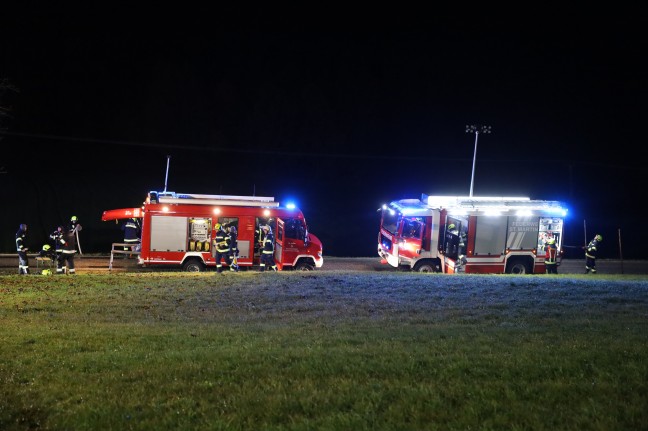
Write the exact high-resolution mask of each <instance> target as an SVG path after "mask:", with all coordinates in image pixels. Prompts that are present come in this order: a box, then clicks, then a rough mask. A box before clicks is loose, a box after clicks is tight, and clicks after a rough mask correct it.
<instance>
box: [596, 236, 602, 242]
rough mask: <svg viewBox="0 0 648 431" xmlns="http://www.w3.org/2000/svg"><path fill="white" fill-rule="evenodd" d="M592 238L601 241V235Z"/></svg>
mask: <svg viewBox="0 0 648 431" xmlns="http://www.w3.org/2000/svg"><path fill="white" fill-rule="evenodd" d="M594 239H595V240H597V241H603V237H602V236H601V235H596V236H595V237H594Z"/></svg>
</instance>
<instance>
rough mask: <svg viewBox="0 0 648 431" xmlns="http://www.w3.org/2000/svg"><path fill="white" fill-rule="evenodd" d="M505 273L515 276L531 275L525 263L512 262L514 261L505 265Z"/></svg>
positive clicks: (521, 261) (520, 261) (519, 261)
mask: <svg viewBox="0 0 648 431" xmlns="http://www.w3.org/2000/svg"><path fill="white" fill-rule="evenodd" d="M506 273H507V274H517V275H522V274H529V273H531V269H530V268H529V266H528V265H527V263H526V262H525V261H523V260H514V261H510V262H509V263H508V265H506Z"/></svg>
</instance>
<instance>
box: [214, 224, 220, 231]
mask: <svg viewBox="0 0 648 431" xmlns="http://www.w3.org/2000/svg"><path fill="white" fill-rule="evenodd" d="M221 226H222V225H221V224H220V223H216V224H215V225H214V229H216V230H220V228H221Z"/></svg>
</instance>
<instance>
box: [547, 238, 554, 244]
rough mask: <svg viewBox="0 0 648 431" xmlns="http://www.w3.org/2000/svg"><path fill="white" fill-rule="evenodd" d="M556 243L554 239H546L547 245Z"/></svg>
mask: <svg viewBox="0 0 648 431" xmlns="http://www.w3.org/2000/svg"><path fill="white" fill-rule="evenodd" d="M555 243H556V238H548V239H547V244H555Z"/></svg>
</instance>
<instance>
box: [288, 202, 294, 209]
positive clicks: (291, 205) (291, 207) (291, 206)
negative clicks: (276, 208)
mask: <svg viewBox="0 0 648 431" xmlns="http://www.w3.org/2000/svg"><path fill="white" fill-rule="evenodd" d="M286 208H287V209H289V210H294V209H295V208H296V206H295V204H294V203H292V202H288V203H287V204H286Z"/></svg>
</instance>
